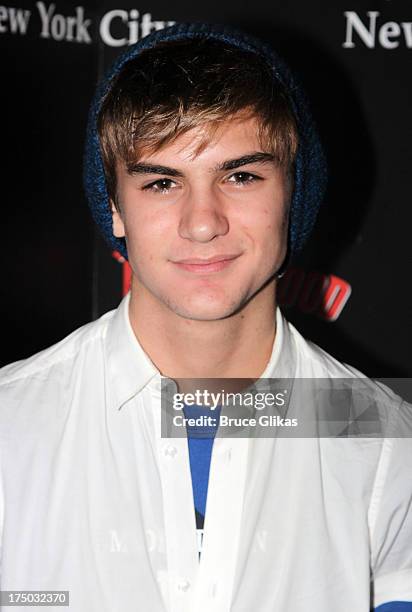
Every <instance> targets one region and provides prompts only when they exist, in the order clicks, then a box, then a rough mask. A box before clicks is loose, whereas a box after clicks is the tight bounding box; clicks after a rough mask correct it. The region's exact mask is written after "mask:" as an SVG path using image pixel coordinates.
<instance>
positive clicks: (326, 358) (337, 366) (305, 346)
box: [286, 321, 367, 378]
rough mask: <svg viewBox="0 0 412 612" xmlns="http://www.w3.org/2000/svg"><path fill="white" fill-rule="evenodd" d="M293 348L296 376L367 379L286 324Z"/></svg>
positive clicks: (290, 324) (292, 326) (289, 324)
mask: <svg viewBox="0 0 412 612" xmlns="http://www.w3.org/2000/svg"><path fill="white" fill-rule="evenodd" d="M286 325H287V327H288V330H289V333H290V336H291V338H292V339H293V342H294V346H295V349H296V350H295V354H296V361H297V376H301V377H308V378H311V377H314V378H367V376H366V375H365V374H363V373H362V372H360V371H359V370H357V369H356V368H354V367H353V366H351V365H349V364H347V363H343V362H341V361H339V360H338V359H335V357H333V356H332V355H331V354H330V353H328V352H326V351H325V350H324V349H322V348H321V347H320V346H318V345H317V344H315V343H314V342H311V341H310V340H307V339H306V338H304V337H303V336H302V334H301V333H300V332H299V331H298V330H297V329H296V327H294V325H292V323H290V322H289V321H287V322H286Z"/></svg>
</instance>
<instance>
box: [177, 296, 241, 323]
mask: <svg viewBox="0 0 412 612" xmlns="http://www.w3.org/2000/svg"><path fill="white" fill-rule="evenodd" d="M167 306H168V307H169V308H170V309H171V310H173V312H174V313H175V314H177V315H178V316H180V317H182V318H184V319H191V320H193V321H218V320H220V319H226V318H227V317H230V316H232V315H234V314H235V313H236V312H237V311H238V310H239V309H240V308H241V304H239V303H238V302H237V301H236V303H233V302H232V303H231V304H228V303H222V302H220V301H218V300H216V301H213V300H210V301H207V302H205V301H203V303H202V302H201V300H199V301H197V303H192V304H188V303H185V304H183V303H176V302H172V301H168V302H167Z"/></svg>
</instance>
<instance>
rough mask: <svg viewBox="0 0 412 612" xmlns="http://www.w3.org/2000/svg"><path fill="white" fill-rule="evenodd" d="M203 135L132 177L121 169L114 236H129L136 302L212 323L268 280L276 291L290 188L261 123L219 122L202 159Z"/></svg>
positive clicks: (141, 166)
mask: <svg viewBox="0 0 412 612" xmlns="http://www.w3.org/2000/svg"><path fill="white" fill-rule="evenodd" d="M202 136H203V133H202V132H201V131H200V130H199V129H196V130H191V131H189V132H187V133H186V134H183V135H182V136H180V137H179V138H178V139H176V140H175V141H174V142H172V143H170V144H169V145H166V146H165V147H164V148H162V149H161V150H159V151H157V152H156V153H152V154H148V155H147V156H143V157H141V158H140V159H139V160H138V163H136V165H135V167H134V168H133V169H130V168H129V171H128V170H127V169H126V167H125V165H124V164H120V163H119V164H118V167H117V188H118V189H117V193H118V202H119V207H120V214H119V213H118V212H117V211H115V210H114V207H113V230H114V234H115V235H116V236H117V237H122V236H125V238H126V243H127V250H128V257H129V263H130V265H131V268H132V273H133V291H136V292H137V293H138V294H139V299H147V300H149V301H150V302H151V304H152V305H153V303H154V302H155V304H156V305H157V306H160V307H161V308H166V309H168V310H169V311H172V312H173V313H175V314H176V315H178V316H180V317H184V318H187V319H196V320H216V319H222V318H224V317H228V316H230V315H232V314H233V313H235V312H237V311H238V310H239V309H240V308H241V307H242V306H243V305H244V304H246V303H247V302H248V301H249V300H250V299H251V298H252V299H253V298H254V297H256V295H257V294H258V292H259V290H260V289H262V287H263V286H264V285H266V286H267V281H268V280H270V279H271V282H272V283H273V285H274V283H275V281H274V278H273V276H274V274H275V272H276V271H277V270H278V268H279V267H280V266H281V264H282V262H283V260H284V257H285V254H286V245H287V219H288V208H289V189H288V181H287V178H286V175H285V171H284V170H282V169H280V168H278V167H277V166H276V164H275V162H274V161H273V159H271V156H270V155H269V154H268V153H267V152H265V151H262V148H261V145H260V144H259V141H258V137H257V121H256V119H255V118H249V119H243V120H239V119H231V120H230V121H229V120H227V121H226V122H224V123H222V125H221V126H220V127H219V130H218V131H217V133H216V134H215V135H214V137H213V140H212V141H211V142H209V143H208V145H207V147H206V148H205V149H204V150H203V151H201V152H200V153H199V154H198V155H196V154H195V151H196V147H197V146H198V145H199V138H201V137H202ZM210 260H212V261H211V262H210ZM208 262H209V263H208ZM273 290H274V286H273ZM266 291H267V289H266V290H265V292H266ZM272 296H273V293H272Z"/></svg>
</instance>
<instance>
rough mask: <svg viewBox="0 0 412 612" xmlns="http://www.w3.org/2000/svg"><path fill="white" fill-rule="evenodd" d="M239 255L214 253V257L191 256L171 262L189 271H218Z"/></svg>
mask: <svg viewBox="0 0 412 612" xmlns="http://www.w3.org/2000/svg"><path fill="white" fill-rule="evenodd" d="M238 257H239V255H232V254H228V255H215V256H214V257H208V258H201V257H191V258H190V259H181V260H180V261H174V262H173V263H174V264H175V265H177V266H178V267H179V268H181V269H183V270H187V271H189V272H200V273H201V272H219V271H220V270H223V269H224V268H227V267H228V266H229V265H230V264H231V263H232V261H234V260H235V259H237V258H238Z"/></svg>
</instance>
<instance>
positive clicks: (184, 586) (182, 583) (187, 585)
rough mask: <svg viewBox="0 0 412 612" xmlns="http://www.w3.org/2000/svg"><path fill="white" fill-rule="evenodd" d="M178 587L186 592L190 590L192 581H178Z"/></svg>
mask: <svg viewBox="0 0 412 612" xmlns="http://www.w3.org/2000/svg"><path fill="white" fill-rule="evenodd" d="M177 588H178V589H179V591H183V592H184V593H186V591H188V590H189V588H190V582H189V581H188V580H181V581H180V582H179V583H178V585H177Z"/></svg>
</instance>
